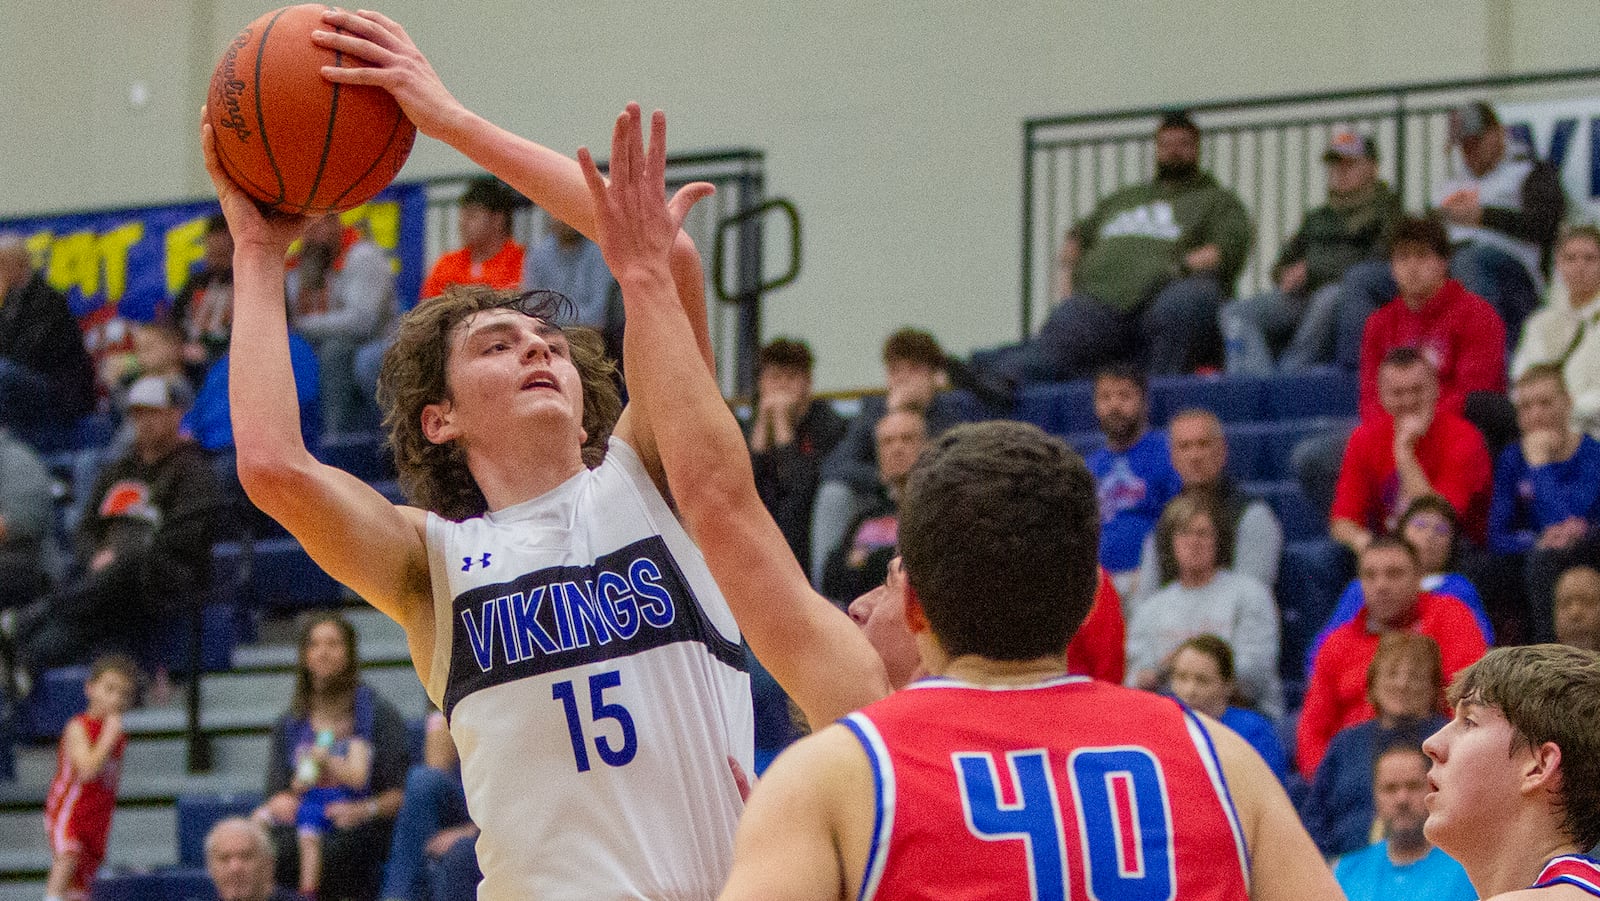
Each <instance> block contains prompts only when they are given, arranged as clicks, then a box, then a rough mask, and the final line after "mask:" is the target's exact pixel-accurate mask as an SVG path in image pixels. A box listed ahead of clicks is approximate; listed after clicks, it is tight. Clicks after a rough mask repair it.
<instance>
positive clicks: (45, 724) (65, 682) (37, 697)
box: [21, 666, 89, 741]
mask: <svg viewBox="0 0 1600 901" xmlns="http://www.w3.org/2000/svg"><path fill="white" fill-rule="evenodd" d="M88 678H89V668H88V667H87V666H62V667H57V668H55V669H52V670H47V671H45V672H44V673H42V674H41V675H40V676H39V679H38V682H37V683H36V684H35V685H34V686H33V691H32V692H30V693H29V694H28V697H27V700H26V701H24V702H23V705H22V729H21V732H22V735H23V736H24V737H25V738H28V739H30V740H33V741H53V740H54V739H55V738H56V737H57V736H59V735H60V734H61V730H63V729H65V728H66V727H67V721H68V720H70V719H72V718H73V717H75V716H77V715H78V714H79V713H81V712H82V711H83V710H84V708H86V707H88V706H89V699H88V697H87V696H86V695H85V694H84V693H83V683H84V682H85V681H87V680H88Z"/></svg>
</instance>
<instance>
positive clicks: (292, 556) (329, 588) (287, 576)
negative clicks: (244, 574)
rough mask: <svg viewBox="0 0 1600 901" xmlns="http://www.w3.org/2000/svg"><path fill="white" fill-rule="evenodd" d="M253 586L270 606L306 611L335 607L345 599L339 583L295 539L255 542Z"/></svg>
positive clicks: (259, 601)
mask: <svg viewBox="0 0 1600 901" xmlns="http://www.w3.org/2000/svg"><path fill="white" fill-rule="evenodd" d="M254 548H255V560H254V562H253V564H252V567H251V576H250V589H251V591H252V592H253V593H254V595H255V599H256V602H257V603H260V604H262V605H264V606H267V607H272V608H277V609H289V610H304V609H309V608H315V607H331V606H334V605H336V604H337V603H339V600H340V598H341V594H340V589H339V583H338V582H335V581H334V580H333V577H332V576H329V575H328V574H327V573H325V572H323V571H322V568H321V567H319V566H317V564H315V563H313V562H312V560H311V556H310V555H309V554H307V553H306V551H305V548H302V547H301V546H300V542H298V541H296V540H294V539H293V538H268V539H264V540H260V541H257V542H255V545H254Z"/></svg>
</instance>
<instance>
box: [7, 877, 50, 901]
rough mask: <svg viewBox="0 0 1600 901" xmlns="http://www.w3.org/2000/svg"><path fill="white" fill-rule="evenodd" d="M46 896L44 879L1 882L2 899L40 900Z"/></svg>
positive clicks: (12, 900)
mask: <svg viewBox="0 0 1600 901" xmlns="http://www.w3.org/2000/svg"><path fill="white" fill-rule="evenodd" d="M43 897H44V880H43V879H22V880H17V881H11V880H6V881H4V882H0V901H39V899H40V898H43Z"/></svg>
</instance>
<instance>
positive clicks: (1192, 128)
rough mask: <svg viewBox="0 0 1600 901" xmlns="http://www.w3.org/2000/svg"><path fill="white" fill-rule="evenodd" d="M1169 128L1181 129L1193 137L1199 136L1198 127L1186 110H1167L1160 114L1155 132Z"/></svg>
mask: <svg viewBox="0 0 1600 901" xmlns="http://www.w3.org/2000/svg"><path fill="white" fill-rule="evenodd" d="M1169 128H1181V129H1183V130H1184V131H1187V132H1190V133H1192V134H1193V135H1194V136H1195V137H1199V136H1200V126H1198V125H1196V124H1194V119H1192V118H1190V116H1189V111H1188V110H1186V109H1169V110H1167V111H1165V112H1163V113H1162V114H1161V121H1160V122H1158V123H1156V131H1166V130H1167V129H1169Z"/></svg>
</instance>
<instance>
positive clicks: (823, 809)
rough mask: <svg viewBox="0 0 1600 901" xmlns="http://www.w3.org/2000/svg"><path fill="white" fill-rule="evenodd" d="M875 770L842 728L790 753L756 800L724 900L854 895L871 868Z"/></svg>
mask: <svg viewBox="0 0 1600 901" xmlns="http://www.w3.org/2000/svg"><path fill="white" fill-rule="evenodd" d="M873 798H874V792H873V786H872V770H871V766H870V764H868V763H867V758H866V755H865V754H864V753H862V750H861V746H860V745H859V744H857V743H856V740H855V738H854V737H852V736H851V735H849V734H848V733H847V732H845V730H844V728H843V727H841V726H832V727H829V728H827V729H825V730H823V731H821V732H818V733H816V734H815V735H811V736H808V737H806V738H803V739H801V740H800V741H799V742H797V743H796V744H794V745H792V746H790V747H789V749H788V750H786V751H784V752H783V754H781V755H780V756H779V757H778V759H777V760H775V761H774V762H773V764H772V767H771V768H770V769H768V770H767V774H766V775H765V776H763V777H762V779H761V782H760V783H759V784H757V785H756V788H755V791H754V792H753V793H752V794H751V796H750V801H749V804H748V805H747V806H746V807H745V809H744V814H743V815H742V816H741V817H739V831H738V834H737V836H736V837H735V839H734V846H733V868H732V870H731V871H730V872H729V874H728V884H727V885H726V886H725V887H724V888H723V890H722V894H721V895H719V896H718V898H719V899H720V901H835V899H838V898H853V897H855V896H856V888H857V887H858V886H859V885H860V882H861V874H862V872H863V871H864V870H865V868H866V855H867V849H868V848H869V847H870V836H871V831H872V822H873V814H874V812H875V807H874V803H875V802H874V800H873Z"/></svg>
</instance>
